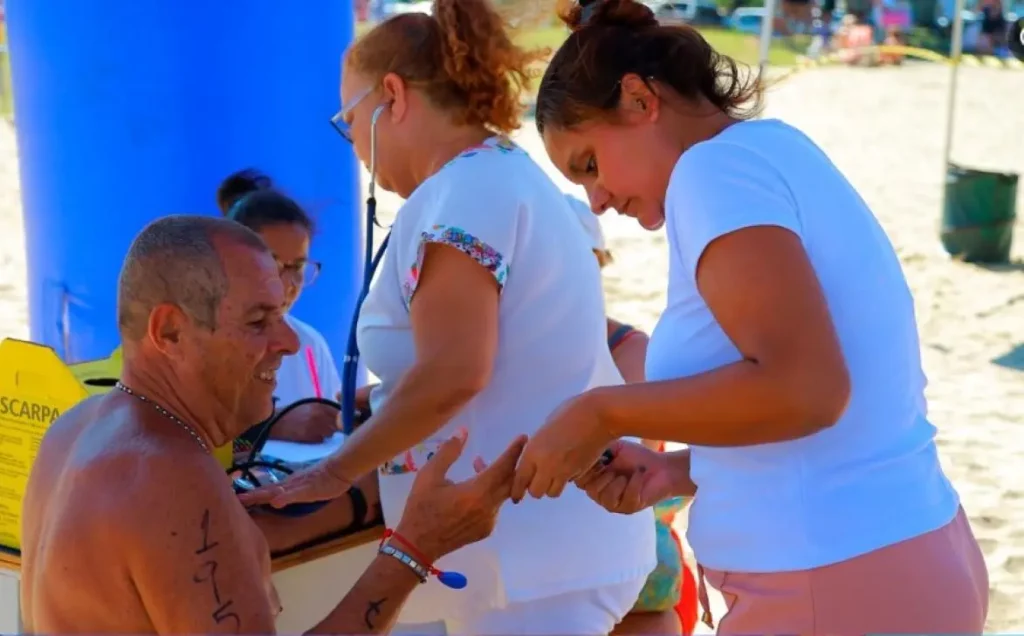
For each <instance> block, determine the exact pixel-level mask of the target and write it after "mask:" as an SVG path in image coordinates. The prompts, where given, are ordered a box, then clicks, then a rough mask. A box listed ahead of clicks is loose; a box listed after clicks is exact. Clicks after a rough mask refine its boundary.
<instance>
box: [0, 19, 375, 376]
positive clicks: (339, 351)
mask: <svg viewBox="0 0 1024 636" xmlns="http://www.w3.org/2000/svg"><path fill="white" fill-rule="evenodd" d="M6 4H7V7H6V8H7V25H8V42H9V49H10V61H11V67H12V68H11V71H12V80H13V88H14V105H15V110H16V112H17V120H16V125H17V133H18V153H19V158H20V171H21V191H22V203H23V210H24V216H25V235H26V237H25V238H26V249H27V257H28V284H29V289H28V292H29V294H28V295H29V316H30V331H31V337H32V339H33V340H35V341H38V342H42V343H45V344H47V345H50V346H52V347H54V348H55V349H57V351H58V352H59V353H60V354H61V355H62V357H63V358H64V359H65V360H66V361H69V362H75V361H80V360H87V359H96V358H101V357H105V356H107V355H109V353H110V351H111V350H112V349H114V347H116V346H117V345H118V342H119V340H118V336H117V325H116V317H115V306H116V282H117V273H118V270H119V269H120V266H121V262H122V259H123V257H124V254H125V252H126V251H127V248H128V246H129V244H130V242H131V239H132V238H133V237H134V236H135V234H136V233H137V232H138V231H139V230H140V229H142V227H143V226H144V225H145V224H146V223H148V222H150V221H152V220H153V219H156V218H159V217H160V216H163V215H166V214H170V213H184V212H187V213H209V214H216V206H215V202H214V192H215V190H216V188H217V185H218V183H219V182H220V180H221V179H222V178H223V177H225V176H226V175H227V174H229V173H230V172H233V171H235V170H238V169H240V168H243V167H248V166H254V167H257V168H259V169H261V170H263V171H265V172H267V173H268V174H270V175H272V176H273V177H274V179H275V180H276V181H278V182H279V183H280V185H281V186H282V187H283V188H284V189H285V190H287V191H288V192H289V193H290V194H291V195H293V196H295V197H296V199H298V200H299V201H300V202H306V203H307V204H308V205H309V207H310V208H311V211H312V212H313V213H314V214H315V216H316V217H317V218H316V220H317V223H318V225H319V227H320V233H319V235H318V236H317V237H316V239H315V240H314V243H313V251H314V255H313V258H315V259H316V260H319V261H321V262H322V263H323V272H322V275H321V277H320V278H319V279H318V280H317V282H316V284H315V285H314V286H312V287H310V288H309V289H307V290H306V292H305V293H304V295H303V298H302V299H300V301H299V305H298V306H297V307H296V313H297V315H299V317H301V318H304V319H306V320H308V321H310V322H312V323H314V324H315V325H316V326H317V327H318V328H320V329H321V330H322V331H323V333H324V335H325V336H326V338H327V340H328V342H329V343H330V344H331V347H332V350H333V353H334V354H335V356H336V357H337V358H338V359H341V357H342V355H343V353H344V343H345V334H346V332H347V328H348V322H349V320H350V318H351V311H352V307H353V304H354V302H355V297H356V294H357V293H358V287H359V282H360V277H361V271H360V265H361V264H360V246H361V240H360V237H361V232H362V221H361V218H360V217H361V214H360V213H359V209H360V202H359V174H358V170H357V165H356V161H355V157H354V155H353V153H352V151H351V149H350V148H349V147H348V146H347V144H346V143H345V142H344V141H343V140H342V139H341V138H340V137H339V136H338V135H337V133H336V132H335V131H334V130H332V128H331V126H330V124H329V120H330V117H331V115H333V114H334V113H335V112H336V111H337V109H338V103H339V97H338V78H339V69H340V60H341V55H342V52H343V51H344V49H345V47H346V46H347V45H348V44H349V42H350V41H351V40H352V37H353V17H354V16H353V11H352V5H351V2H347V1H326V0H306V1H302V2H281V1H280V0H216V1H211V0H174V1H168V0H132V1H126V0H94V1H93V2H61V3H59V7H58V6H55V5H54V3H52V2H45V1H41V0H7V2H6Z"/></svg>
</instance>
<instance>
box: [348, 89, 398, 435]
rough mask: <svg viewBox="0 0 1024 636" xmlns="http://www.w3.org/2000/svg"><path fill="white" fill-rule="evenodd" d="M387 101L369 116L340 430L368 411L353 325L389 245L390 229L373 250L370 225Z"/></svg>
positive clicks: (351, 426)
mask: <svg viewBox="0 0 1024 636" xmlns="http://www.w3.org/2000/svg"><path fill="white" fill-rule="evenodd" d="M388 106H389V104H381V105H380V106H378V107H377V108H375V109H374V111H373V114H372V115H371V116H370V187H369V188H368V191H369V195H368V196H367V197H366V245H365V247H364V248H363V254H364V260H363V285H362V289H361V290H360V292H359V297H358V299H357V300H356V306H355V310H354V311H353V312H352V322H351V324H350V326H349V330H348V345H347V346H346V347H345V360H344V363H343V366H342V374H341V378H342V379H341V424H342V432H344V434H345V435H351V434H352V431H353V430H355V426H356V421H357V418H358V419H359V420H360V421H361V420H363V419H365V418H366V417H367V414H363V413H360V412H359V411H358V410H357V409H356V381H357V379H358V378H357V376H358V372H359V344H358V343H357V342H356V326H357V325H358V323H359V310H360V309H362V307H363V301H365V300H366V295H367V293H369V291H370V282H371V281H372V280H373V275H374V273H375V272H376V271H377V266H379V265H380V261H381V259H382V258H384V251H385V250H386V249H387V247H388V240H389V239H390V238H391V232H388V234H387V236H385V237H384V240H383V241H382V242H381V244H380V247H379V248H377V251H376V253H374V251H373V226H374V225H376V226H377V227H379V228H381V229H384V226H382V225H381V224H380V223H378V222H377V121H378V120H379V119H380V116H381V115H382V114H383V113H384V111H385V110H386V109H387V107H388Z"/></svg>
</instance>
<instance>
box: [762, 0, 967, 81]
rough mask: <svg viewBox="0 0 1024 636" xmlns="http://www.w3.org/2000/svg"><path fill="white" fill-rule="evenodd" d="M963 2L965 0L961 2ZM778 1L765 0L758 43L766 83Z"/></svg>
mask: <svg viewBox="0 0 1024 636" xmlns="http://www.w3.org/2000/svg"><path fill="white" fill-rule="evenodd" d="M959 1H960V2H963V0H959ZM776 2H777V0H764V19H763V20H761V37H760V40H759V41H758V44H759V45H760V52H759V53H758V64H757V69H758V73H760V77H761V81H762V82H763V81H764V77H765V76H764V73H765V69H766V68H768V51H769V49H771V46H772V34H773V33H774V32H775V4H776Z"/></svg>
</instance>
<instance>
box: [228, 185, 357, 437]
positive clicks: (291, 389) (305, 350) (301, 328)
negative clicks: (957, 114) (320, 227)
mask: <svg viewBox="0 0 1024 636" xmlns="http://www.w3.org/2000/svg"><path fill="white" fill-rule="evenodd" d="M217 205H218V207H219V208H220V210H221V212H222V213H223V214H224V215H225V216H227V217H228V218H230V219H231V220H233V221H236V222H238V223H241V224H242V225H244V226H246V227H248V228H249V229H251V230H253V231H254V232H256V233H257V234H259V235H260V237H261V238H262V239H263V241H264V242H265V243H266V244H267V247H269V248H270V251H271V252H273V254H274V258H275V259H277V263H278V267H279V268H280V271H281V280H282V282H284V292H285V302H286V304H287V309H288V310H290V309H291V308H292V306H293V305H294V304H295V301H296V300H298V298H299V294H301V293H302V289H303V288H304V287H305V286H306V285H309V284H311V283H312V282H313V281H315V280H316V277H317V274H319V273H320V263H317V262H315V261H311V260H309V242H310V239H311V238H312V236H313V231H314V229H315V228H314V224H313V220H312V219H311V218H310V217H309V215H308V214H306V212H305V210H303V209H302V207H301V206H299V204H298V203H296V202H295V201H294V200H293V199H292V198H291V197H289V196H287V195H285V194H284V193H282V192H280V191H279V190H277V189H275V188H274V184H273V182H272V181H271V180H270V178H269V177H268V176H266V175H264V174H261V173H259V172H257V171H255V170H251V169H250V170H242V171H240V172H236V173H235V174H232V175H231V176H229V177H228V178H227V179H225V180H224V182H223V183H221V185H220V187H219V188H218V189H217ZM285 320H286V321H287V323H288V324H289V326H291V328H292V329H294V330H295V333H296V334H297V335H298V337H299V350H298V353H296V354H294V355H287V356H284V358H282V360H281V368H280V369H278V371H277V389H276V390H275V391H274V398H275V400H276V404H277V408H278V409H279V410H280V409H281V408H283V407H287V406H288V405H289V404H292V403H293V402H297V401H298V400H301V399H303V398H311V397H323V398H327V399H331V400H334V399H336V398H337V395H338V392H339V391H340V390H341V380H340V379H339V377H338V368H337V367H336V366H335V364H334V358H333V356H331V350H330V348H328V346H327V343H326V341H324V337H323V336H322V335H321V334H320V332H319V331H317V330H316V329H314V328H313V327H312V326H310V325H308V324H306V323H305V322H302V321H301V320H299V319H298V318H296V317H295V316H293V315H291V313H288V314H286V315H285ZM336 432H338V412H337V410H335V409H333V408H331V407H330V406H326V405H323V404H306V405H303V406H300V407H298V408H296V409H295V410H294V411H291V412H289V413H287V414H285V416H284V417H282V418H281V420H280V421H279V422H278V423H277V424H275V425H274V427H273V429H272V430H271V431H270V437H271V438H272V439H280V440H287V441H293V442H305V443H310V444H315V443H319V442H323V441H324V440H326V439H327V438H329V437H331V436H332V435H334V434H335V433H336Z"/></svg>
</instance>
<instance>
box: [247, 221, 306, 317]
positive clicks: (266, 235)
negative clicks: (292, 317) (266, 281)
mask: <svg viewBox="0 0 1024 636" xmlns="http://www.w3.org/2000/svg"><path fill="white" fill-rule="evenodd" d="M259 235H260V236H261V237H262V238H263V242H264V243H266V244H267V247H269V248H270V251H271V252H272V253H273V254H274V259H275V260H276V261H277V264H278V269H279V270H280V273H281V283H282V284H283V285H284V308H285V312H287V311H289V310H290V309H291V308H292V305H294V304H295V301H296V300H298V299H299V295H300V294H301V293H302V285H303V280H304V275H303V272H304V270H305V267H306V264H307V263H308V262H309V232H308V231H306V228H304V227H303V226H302V225H299V224H298V223H275V224H273V225H267V226H264V227H261V228H260V229H259Z"/></svg>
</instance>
